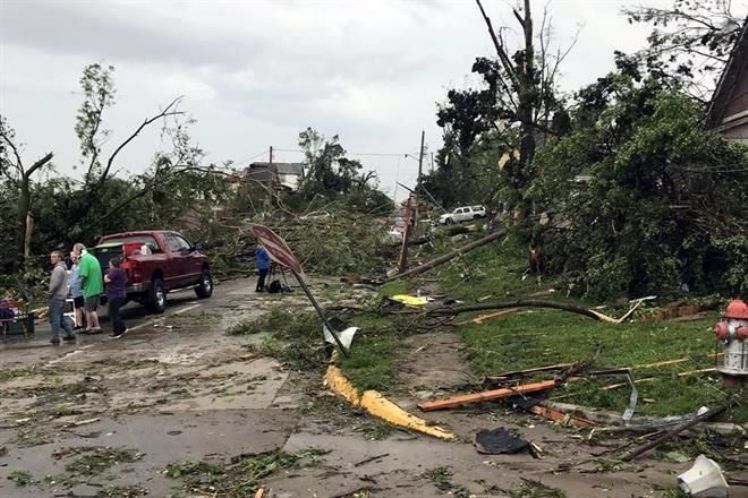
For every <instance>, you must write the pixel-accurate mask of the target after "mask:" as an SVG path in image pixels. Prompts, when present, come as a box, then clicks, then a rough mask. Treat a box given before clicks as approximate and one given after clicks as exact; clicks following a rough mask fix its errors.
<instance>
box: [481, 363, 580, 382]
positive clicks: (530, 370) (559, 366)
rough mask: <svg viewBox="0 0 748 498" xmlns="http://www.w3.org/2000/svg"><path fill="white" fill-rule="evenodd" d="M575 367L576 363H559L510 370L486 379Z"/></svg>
mask: <svg viewBox="0 0 748 498" xmlns="http://www.w3.org/2000/svg"><path fill="white" fill-rule="evenodd" d="M574 365H575V363H557V364H555V365H548V366H545V367H536V368H527V369H525V370H509V371H508V372H502V373H500V374H498V375H494V376H491V377H486V380H489V381H490V380H494V379H496V380H499V379H504V378H506V377H515V376H517V375H525V374H530V373H536V372H548V371H553V370H563V369H565V368H571V367H573V366H574Z"/></svg>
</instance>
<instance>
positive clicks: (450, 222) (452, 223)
mask: <svg viewBox="0 0 748 498" xmlns="http://www.w3.org/2000/svg"><path fill="white" fill-rule="evenodd" d="M444 223H446V224H447V225H454V224H455V220H453V219H452V218H447V219H446V220H445V221H444Z"/></svg>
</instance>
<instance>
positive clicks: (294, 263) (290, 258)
mask: <svg viewBox="0 0 748 498" xmlns="http://www.w3.org/2000/svg"><path fill="white" fill-rule="evenodd" d="M250 230H251V231H252V235H254V236H255V238H256V239H257V242H259V243H260V244H261V245H262V246H264V247H265V250H266V251H267V252H268V254H269V255H270V259H272V260H273V261H275V262H277V263H279V264H281V265H283V266H285V267H286V268H288V269H290V270H291V271H292V272H293V274H294V276H295V277H296V280H298V282H299V285H301V288H302V289H303V290H304V293H305V294H306V295H307V297H308V298H309V301H311V303H312V306H314V309H315V310H316V311H317V314H318V315H319V316H320V318H322V323H324V324H325V327H326V328H327V330H329V331H330V334H331V335H332V337H333V339H334V340H335V343H336V344H337V345H338V348H339V349H340V351H341V352H342V353H343V356H348V349H347V348H346V347H345V345H344V344H343V343H342V342H341V340H340V337H339V336H338V332H337V330H335V328H334V327H333V326H332V324H331V323H330V322H329V320H328V319H327V317H326V316H325V312H324V311H323V310H322V308H321V307H320V305H319V304H318V303H317V301H316V300H315V299H314V296H312V293H311V292H310V291H309V287H307V285H306V282H304V277H303V274H304V270H302V269H301V264H300V263H299V261H298V260H297V259H296V256H294V255H293V252H292V251H291V248H290V247H288V244H286V241H285V240H283V239H282V238H281V237H280V236H279V235H278V234H276V233H275V232H273V231H272V230H270V229H269V228H268V227H266V226H264V225H252V226H251V227H250Z"/></svg>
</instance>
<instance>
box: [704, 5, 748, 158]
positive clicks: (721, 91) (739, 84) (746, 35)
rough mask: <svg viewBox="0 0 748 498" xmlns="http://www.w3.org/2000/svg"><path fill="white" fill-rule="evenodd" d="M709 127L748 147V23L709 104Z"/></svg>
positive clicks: (747, 22) (707, 122) (744, 26)
mask: <svg viewBox="0 0 748 498" xmlns="http://www.w3.org/2000/svg"><path fill="white" fill-rule="evenodd" d="M706 126H707V128H709V129H712V130H715V131H717V132H719V133H721V134H722V135H724V137H725V138H726V139H728V140H732V141H735V142H738V143H742V144H745V145H748V19H746V21H745V22H744V23H743V29H742V30H741V31H740V35H739V37H738V40H737V41H736V43H735V47H734V48H733V50H732V53H731V54H730V59H729V60H728V62H727V65H726V66H725V70H724V71H723V72H722V76H721V77H720V79H719V83H717V88H716V90H715V91H714V96H713V97H712V101H711V102H710V103H709V108H708V110H707V116H706Z"/></svg>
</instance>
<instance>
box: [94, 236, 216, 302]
mask: <svg viewBox="0 0 748 498" xmlns="http://www.w3.org/2000/svg"><path fill="white" fill-rule="evenodd" d="M92 252H93V254H94V255H95V256H96V258H97V259H98V260H99V263H101V268H102V270H103V271H104V273H106V272H107V271H108V269H109V260H110V259H112V258H113V257H115V256H117V257H121V258H122V259H123V261H122V269H123V270H125V273H127V298H128V300H130V299H132V300H134V301H137V302H139V303H141V304H144V305H146V306H147V307H149V308H150V309H151V310H152V311H154V312H156V313H163V311H164V310H165V309H166V295H167V294H168V293H169V292H173V291H176V290H182V289H189V288H193V289H194V290H195V294H197V297H198V298H208V297H210V296H211V295H212V294H213V277H212V275H211V273H210V264H209V262H208V257H207V256H206V255H205V254H203V253H202V252H201V247H200V246H199V245H193V244H192V243H190V242H188V241H187V239H186V238H185V237H184V236H182V235H181V234H180V233H177V232H169V231H142V232H126V233H115V234H111V235H105V236H103V237H101V238H100V239H99V242H98V244H97V245H96V247H94V248H93V249H92Z"/></svg>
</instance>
